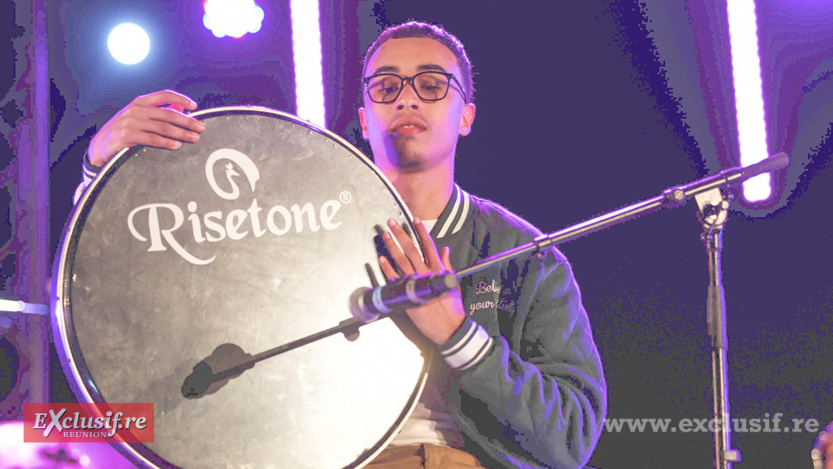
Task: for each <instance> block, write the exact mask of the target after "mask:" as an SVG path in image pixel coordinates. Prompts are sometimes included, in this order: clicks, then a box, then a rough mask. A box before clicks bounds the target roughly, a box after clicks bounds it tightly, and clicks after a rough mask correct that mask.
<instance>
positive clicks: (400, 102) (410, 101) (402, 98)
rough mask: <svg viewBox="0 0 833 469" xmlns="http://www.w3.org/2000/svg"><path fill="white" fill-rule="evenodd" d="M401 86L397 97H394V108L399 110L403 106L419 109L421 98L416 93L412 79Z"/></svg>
mask: <svg viewBox="0 0 833 469" xmlns="http://www.w3.org/2000/svg"><path fill="white" fill-rule="evenodd" d="M402 88H403V89H402V92H401V93H399V98H397V99H396V109H397V110H400V111H401V110H403V109H405V108H410V109H419V107H420V106H421V105H422V100H421V99H419V96H417V94H416V88H414V81H413V79H411V80H410V81H408V82H407V83H403V84H402Z"/></svg>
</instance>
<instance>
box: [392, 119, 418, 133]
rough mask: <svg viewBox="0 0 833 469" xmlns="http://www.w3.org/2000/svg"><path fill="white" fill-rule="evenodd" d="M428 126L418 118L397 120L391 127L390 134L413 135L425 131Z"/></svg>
mask: <svg viewBox="0 0 833 469" xmlns="http://www.w3.org/2000/svg"><path fill="white" fill-rule="evenodd" d="M425 129H426V126H425V124H423V123H422V122H419V121H417V120H413V119H408V120H402V121H400V122H395V123H394V124H393V125H392V126H391V127H390V134H391V135H393V136H412V135H417V134H421V133H422V132H425Z"/></svg>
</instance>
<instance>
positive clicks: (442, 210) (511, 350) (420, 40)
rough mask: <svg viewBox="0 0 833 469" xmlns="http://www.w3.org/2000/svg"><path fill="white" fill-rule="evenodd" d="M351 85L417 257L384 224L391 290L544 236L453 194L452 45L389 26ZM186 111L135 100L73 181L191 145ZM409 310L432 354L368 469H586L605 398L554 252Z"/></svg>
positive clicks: (170, 102)
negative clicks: (145, 152) (409, 225)
mask: <svg viewBox="0 0 833 469" xmlns="http://www.w3.org/2000/svg"><path fill="white" fill-rule="evenodd" d="M363 76H364V79H363V83H364V87H363V92H364V107H363V108H361V109H359V117H360V121H361V126H362V131H363V135H364V137H365V138H366V139H367V140H368V141H369V142H370V146H371V148H372V150H373V157H374V161H375V163H376V165H377V166H378V167H379V168H380V169H381V171H382V172H383V173H384V174H385V175H386V176H387V177H388V179H390V181H391V182H392V183H393V185H394V187H395V188H396V190H397V192H398V193H399V194H400V196H401V197H402V198H403V200H404V201H405V203H406V204H407V206H408V208H409V209H410V211H411V212H412V213H413V214H414V225H415V227H416V229H417V235H418V238H419V241H420V244H421V245H422V248H423V251H424V253H425V257H424V258H423V257H422V256H421V255H420V254H419V250H418V249H417V247H416V246H415V245H414V244H413V242H412V241H411V239H410V238H409V237H408V236H407V235H406V233H405V231H404V230H403V228H402V227H401V226H399V224H398V223H397V222H396V221H395V220H390V221H388V226H389V228H390V233H387V234H385V235H384V236H383V241H384V243H385V245H386V247H387V250H388V251H389V253H390V254H389V255H390V258H388V257H384V256H383V257H380V259H379V262H380V265H381V268H382V271H383V272H384V273H385V275H386V276H387V277H388V278H390V279H396V278H398V277H400V276H402V275H411V274H426V273H430V272H437V271H441V270H446V269H459V268H463V267H467V266H469V265H471V264H474V263H475V262H477V261H478V260H480V259H483V258H485V257H488V256H490V255H492V254H496V253H499V252H502V251H505V250H507V249H509V248H512V247H514V246H517V245H520V244H523V243H526V242H529V241H531V240H532V239H533V238H535V237H536V236H538V235H540V232H539V231H538V230H537V229H535V228H534V227H533V226H532V225H530V224H529V223H527V222H525V221H524V220H522V219H520V218H518V217H517V216H516V215H514V214H512V213H510V212H509V211H508V210H506V209H505V208H503V207H501V206H500V205H497V204H495V203H493V202H490V201H487V200H484V199H481V198H478V197H475V196H472V195H470V194H468V193H466V192H465V191H463V190H462V189H461V188H460V187H459V186H457V185H456V184H455V183H454V157H455V153H456V147H457V141H458V139H459V137H460V136H461V135H462V136H466V135H468V134H469V132H470V131H471V128H472V123H473V122H474V117H475V106H474V104H473V103H472V93H473V85H472V74H471V64H470V62H469V59H468V57H467V56H466V53H465V49H464V48H463V45H462V44H461V43H460V41H459V40H457V38H455V37H454V36H452V35H451V34H449V33H448V32H446V31H445V30H443V29H441V28H439V27H436V26H432V25H427V24H423V23H416V22H412V23H406V24H403V25H400V26H397V27H394V28H391V29H388V30H386V31H385V32H383V33H382V35H380V37H379V38H378V39H377V40H376V42H375V43H374V44H373V45H372V46H371V47H370V49H369V51H368V54H367V56H366V58H365V63H364V75H363ZM164 105H167V106H169V108H160V107H159V106H164ZM170 108H173V110H172V109H170ZM195 108H196V104H195V103H194V102H193V101H191V100H190V99H188V98H187V97H184V96H182V95H179V94H176V93H174V92H171V91H162V92H158V93H153V94H150V95H145V96H141V97H139V98H137V99H136V100H134V101H133V102H132V103H131V104H130V105H128V106H127V107H125V108H124V109H123V110H122V111H120V112H119V113H118V114H117V115H116V116H114V117H113V119H111V120H110V121H109V122H107V124H105V125H104V126H103V127H102V129H101V130H100V131H99V132H98V134H96V136H95V137H94V138H93V140H92V142H91V144H90V149H89V162H85V179H86V178H87V177H88V176H92V175H94V172H95V166H101V165H102V164H103V163H105V162H106V161H107V160H109V159H110V158H112V157H113V156H114V155H115V154H116V153H117V152H118V151H119V150H121V149H123V148H125V147H129V146H132V145H150V146H155V147H162V148H171V149H176V148H178V147H179V146H180V141H186V142H194V141H197V140H198V139H199V133H200V132H201V131H202V130H203V129H204V127H203V126H202V124H200V123H199V122H197V121H194V120H192V119H190V118H188V117H187V116H185V115H183V114H182V113H181V112H182V111H183V110H185V109H188V110H193V109H195ZM177 111H179V112H177ZM394 239H395V240H396V241H397V242H398V244H399V246H401V249H400V248H399V247H398V246H397V244H396V243H395V242H394ZM435 242H436V245H435ZM437 247H440V248H441V249H440V250H438V249H437ZM407 313H408V316H409V317H410V319H411V320H412V322H413V323H414V324H415V326H416V327H417V328H418V329H419V330H420V331H421V332H422V333H423V334H424V335H425V337H426V338H427V339H428V340H430V341H431V342H433V343H434V344H435V346H436V349H437V351H438V352H439V353H437V354H435V358H436V360H435V363H433V365H434V366H432V371H431V374H430V376H429V384H428V385H427V386H426V390H425V392H424V393H423V395H422V397H421V399H420V403H419V405H418V406H417V409H416V410H415V411H414V413H413V414H412V416H411V418H410V419H408V420H407V421H406V422H405V424H404V427H403V429H402V430H401V431H400V433H399V434H398V435H397V436H396V438H395V439H394V441H393V442H392V443H391V444H390V446H389V447H388V448H387V449H385V451H383V452H382V454H381V455H379V456H378V457H377V458H376V459H375V460H374V461H373V462H371V464H370V465H369V466H368V467H371V468H382V467H384V468H402V469H405V468H412V467H413V468H421V467H428V468H431V467H436V468H440V467H443V468H449V469H458V468H459V469H462V468H467V467H491V468H498V467H517V468H579V467H582V466H583V464H585V463H586V462H587V460H588V459H589V458H590V454H591V452H592V451H593V449H594V447H595V445H596V442H597V440H598V437H599V434H600V433H601V430H602V421H603V419H604V414H605V406H606V389H605V383H604V378H603V375H602V368H601V362H600V360H599V355H598V352H597V350H596V347H595V345H594V343H593V338H592V334H591V331H590V325H589V321H588V318H587V314H586V312H585V311H584V308H583V306H582V304H581V298H580V294H579V290H578V286H577V285H576V282H575V280H574V278H573V275H572V270H571V268H570V266H569V264H568V263H567V261H566V259H565V258H564V256H563V255H562V254H561V253H560V252H558V251H557V250H555V249H551V250H548V251H547V252H545V253H542V255H540V256H530V257H528V258H524V259H519V260H516V261H513V262H508V263H506V264H505V265H503V266H499V267H495V268H492V269H490V270H487V271H485V272H482V273H480V274H478V275H476V276H474V277H473V278H469V279H465V280H464V281H462V282H461V287H460V289H459V290H455V291H452V292H451V293H450V294H446V295H444V296H443V297H440V298H438V299H436V300H432V301H430V302H428V303H426V304H425V305H424V306H421V307H419V308H414V309H411V310H408V311H407Z"/></svg>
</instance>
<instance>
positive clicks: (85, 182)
mask: <svg viewBox="0 0 833 469" xmlns="http://www.w3.org/2000/svg"><path fill="white" fill-rule="evenodd" d="M99 171H101V168H99V167H98V166H93V164H92V163H90V158H89V157H88V156H87V154H86V153H84V163H83V165H82V166H81V178H82V180H81V184H78V187H76V188H75V194H74V195H73V196H72V204H73V205H75V204H77V203H78V200H79V199H81V196H82V195H83V194H84V191H85V190H86V189H87V187H89V186H90V184H92V182H93V179H95V177H96V175H97V174H98V172H99Z"/></svg>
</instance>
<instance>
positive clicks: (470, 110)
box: [460, 103, 476, 137]
mask: <svg viewBox="0 0 833 469" xmlns="http://www.w3.org/2000/svg"><path fill="white" fill-rule="evenodd" d="M475 110H476V108H475V107H474V104H473V103H469V104H466V105H465V106H463V114H462V115H461V116H460V135H462V136H463V137H465V136H466V135H468V134H469V133H470V132H471V124H472V123H473V122H474V114H475Z"/></svg>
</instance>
